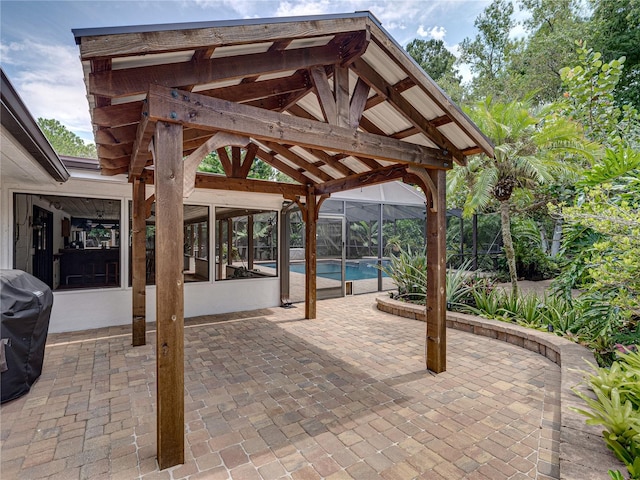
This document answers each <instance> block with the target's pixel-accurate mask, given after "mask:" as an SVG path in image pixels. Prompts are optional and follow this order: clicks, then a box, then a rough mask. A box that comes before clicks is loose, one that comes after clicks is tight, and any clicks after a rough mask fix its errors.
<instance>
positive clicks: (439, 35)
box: [416, 25, 447, 40]
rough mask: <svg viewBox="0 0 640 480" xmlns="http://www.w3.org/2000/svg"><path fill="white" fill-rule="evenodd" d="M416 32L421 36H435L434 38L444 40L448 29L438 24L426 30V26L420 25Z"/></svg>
mask: <svg viewBox="0 0 640 480" xmlns="http://www.w3.org/2000/svg"><path fill="white" fill-rule="evenodd" d="M416 33H417V34H418V35H419V36H421V37H426V38H433V39H434V40H444V37H445V36H446V35H447V29H446V28H444V27H440V26H438V25H436V26H434V27H432V28H431V30H425V28H424V27H423V26H422V25H420V26H419V27H418V31H417V32H416Z"/></svg>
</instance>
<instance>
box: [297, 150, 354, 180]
mask: <svg viewBox="0 0 640 480" xmlns="http://www.w3.org/2000/svg"><path fill="white" fill-rule="evenodd" d="M305 150H306V151H307V152H309V153H310V154H311V155H313V156H314V157H317V158H318V160H319V161H320V162H323V163H325V164H327V165H328V166H330V167H331V168H333V169H334V170H337V171H338V172H340V173H341V174H343V175H353V174H354V173H355V172H354V171H353V170H351V169H350V168H349V167H347V166H346V165H345V164H343V163H340V159H339V158H335V157H333V156H332V155H329V154H328V153H327V152H324V151H322V150H318V149H317V148H305Z"/></svg>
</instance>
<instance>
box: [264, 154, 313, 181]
mask: <svg viewBox="0 0 640 480" xmlns="http://www.w3.org/2000/svg"><path fill="white" fill-rule="evenodd" d="M256 156H257V157H258V158H259V159H260V160H262V161H264V162H266V163H268V164H269V165H271V166H272V167H273V168H275V169H276V170H278V171H280V172H282V173H284V174H286V175H288V176H289V177H291V178H292V179H293V180H295V181H296V182H298V183H300V184H302V185H306V184H308V183H312V180H311V179H310V178H309V177H307V176H306V175H304V174H303V173H302V172H301V171H300V170H296V169H295V168H293V167H290V166H289V165H287V164H286V163H284V162H283V161H281V160H280V159H278V158H276V157H275V155H274V154H272V153H270V152H265V151H264V150H263V149H261V148H260V149H258V151H257V152H256Z"/></svg>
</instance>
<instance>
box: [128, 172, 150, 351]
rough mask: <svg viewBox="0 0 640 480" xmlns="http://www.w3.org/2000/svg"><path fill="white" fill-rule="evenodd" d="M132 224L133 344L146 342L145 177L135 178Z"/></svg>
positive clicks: (137, 344)
mask: <svg viewBox="0 0 640 480" xmlns="http://www.w3.org/2000/svg"><path fill="white" fill-rule="evenodd" d="M132 185H133V199H132V210H133V212H132V215H131V216H132V225H131V287H132V288H131V294H132V297H133V298H132V305H133V308H132V316H133V323H132V326H131V334H132V335H131V336H132V341H131V343H132V345H133V346H134V347H137V346H139V345H144V344H145V343H146V321H147V314H146V285H147V267H146V265H147V262H146V258H147V222H146V218H147V217H146V210H147V209H146V204H145V203H146V202H145V200H146V193H145V179H144V178H142V177H138V178H135V179H133V182H132Z"/></svg>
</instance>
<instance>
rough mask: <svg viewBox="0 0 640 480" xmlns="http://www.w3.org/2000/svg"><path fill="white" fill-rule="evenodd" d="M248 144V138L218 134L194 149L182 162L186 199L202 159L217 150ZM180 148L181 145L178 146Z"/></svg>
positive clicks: (191, 191) (191, 189)
mask: <svg viewBox="0 0 640 480" xmlns="http://www.w3.org/2000/svg"><path fill="white" fill-rule="evenodd" d="M249 142H250V140H249V138H248V137H244V136H241V135H234V134H230V133H226V132H218V133H216V134H215V135H214V136H212V137H211V138H210V139H209V140H207V141H206V142H205V143H204V144H202V145H201V146H200V147H198V148H197V149H196V151H195V152H193V153H192V154H191V155H189V156H188V157H187V158H185V160H184V187H183V195H184V196H185V198H188V197H189V196H190V195H191V194H192V193H193V189H194V188H195V187H194V182H195V179H196V171H197V170H198V165H200V163H201V162H202V159H203V158H204V157H206V156H207V155H209V153H210V152H213V151H214V150H218V149H219V148H221V147H225V146H227V145H232V146H246V145H247V144H248V143H249ZM180 147H181V148H182V145H180Z"/></svg>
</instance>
